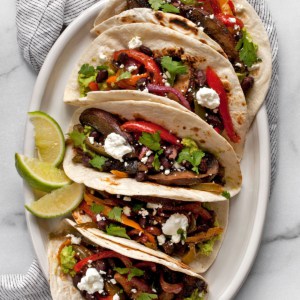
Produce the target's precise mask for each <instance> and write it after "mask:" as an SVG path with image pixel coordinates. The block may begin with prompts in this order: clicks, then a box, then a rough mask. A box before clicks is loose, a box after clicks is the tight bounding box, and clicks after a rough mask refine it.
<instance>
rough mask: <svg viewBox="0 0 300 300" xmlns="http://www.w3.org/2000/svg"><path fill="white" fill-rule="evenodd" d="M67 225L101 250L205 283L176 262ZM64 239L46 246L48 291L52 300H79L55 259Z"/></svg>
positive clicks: (79, 297)
mask: <svg viewBox="0 0 300 300" xmlns="http://www.w3.org/2000/svg"><path fill="white" fill-rule="evenodd" d="M66 222H67V224H69V225H71V226H72V227H73V228H75V229H76V230H77V231H78V232H79V233H80V234H81V235H82V236H84V237H85V238H87V239H89V240H90V241H91V242H92V243H94V244H97V245H99V246H101V247H103V248H106V249H109V250H113V251H115V252H118V253H120V254H122V255H125V256H127V257H130V258H133V259H138V260H141V261H150V262H155V263H157V264H160V265H163V266H166V267H167V268H169V269H171V270H173V271H176V272H181V273H184V274H186V275H189V276H193V277H197V278H199V279H202V280H204V281H206V280H205V279H204V278H203V277H202V276H201V275H199V274H196V273H195V272H193V271H192V270H190V269H189V268H188V267H187V266H185V265H182V266H179V264H178V262H177V261H175V260H174V261H166V260H163V259H160V258H158V257H154V256H151V255H149V254H147V253H144V252H141V251H138V250H136V249H132V248H130V247H127V246H126V245H119V244H116V243H113V242H111V241H109V240H106V239H102V238H100V237H98V236H96V235H94V234H92V233H91V232H90V229H83V228H78V227H76V223H74V222H73V221H71V220H69V219H66ZM65 239H66V238H65V237H64V236H59V235H57V236H56V237H53V238H51V239H50V241H49V244H48V261H49V281H50V290H51V295H52V298H53V300H66V299H70V300H81V299H83V297H82V296H81V295H80V292H79V291H78V290H77V289H76V288H75V287H74V286H73V283H72V279H71V277H70V276H68V275H65V274H63V273H62V271H61V269H60V266H59V262H58V259H57V252H58V249H59V247H60V245H61V244H62V242H63V241H64V240H65Z"/></svg>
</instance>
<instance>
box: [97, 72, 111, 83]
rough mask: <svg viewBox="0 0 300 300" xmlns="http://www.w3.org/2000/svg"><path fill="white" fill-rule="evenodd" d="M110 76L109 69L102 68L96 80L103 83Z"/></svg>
mask: <svg viewBox="0 0 300 300" xmlns="http://www.w3.org/2000/svg"><path fill="white" fill-rule="evenodd" d="M107 78H108V71H107V70H100V71H99V72H98V74H97V77H96V81H97V82H98V83H101V82H103V81H105V80H106V79H107Z"/></svg>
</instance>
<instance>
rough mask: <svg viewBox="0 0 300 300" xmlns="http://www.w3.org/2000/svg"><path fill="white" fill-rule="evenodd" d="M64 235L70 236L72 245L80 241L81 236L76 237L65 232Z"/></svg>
mask: <svg viewBox="0 0 300 300" xmlns="http://www.w3.org/2000/svg"><path fill="white" fill-rule="evenodd" d="M66 237H70V238H71V243H72V244H74V245H79V244H80V243H81V237H77V236H75V235H73V234H67V235H66Z"/></svg>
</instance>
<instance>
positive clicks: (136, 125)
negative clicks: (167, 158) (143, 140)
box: [121, 121, 181, 146]
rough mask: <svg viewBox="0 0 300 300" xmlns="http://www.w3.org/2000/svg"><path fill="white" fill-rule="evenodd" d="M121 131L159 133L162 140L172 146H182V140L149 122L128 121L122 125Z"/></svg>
mask: <svg viewBox="0 0 300 300" xmlns="http://www.w3.org/2000/svg"><path fill="white" fill-rule="evenodd" d="M121 129H122V130H124V131H128V132H148V133H152V134H153V133H156V132H158V131H159V133H160V137H161V139H163V140H164V141H167V142H169V143H171V144H172V145H178V146H181V142H180V139H179V138H178V137H176V136H175V135H173V134H171V133H170V132H169V131H168V130H166V129H165V128H163V127H161V126H159V125H157V124H154V123H151V122H147V121H128V122H125V123H124V124H123V125H121Z"/></svg>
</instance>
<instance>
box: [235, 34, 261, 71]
mask: <svg viewBox="0 0 300 300" xmlns="http://www.w3.org/2000/svg"><path fill="white" fill-rule="evenodd" d="M242 33H243V35H242V38H241V39H240V40H239V42H238V43H237V45H236V50H238V51H239V55H240V60H241V61H243V62H244V63H245V65H246V66H247V67H251V66H252V65H253V64H254V63H256V62H257V61H258V60H259V59H258V57H257V50H258V46H257V45H256V44H254V43H253V42H252V39H251V37H250V35H249V33H248V32H247V30H246V29H242Z"/></svg>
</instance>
